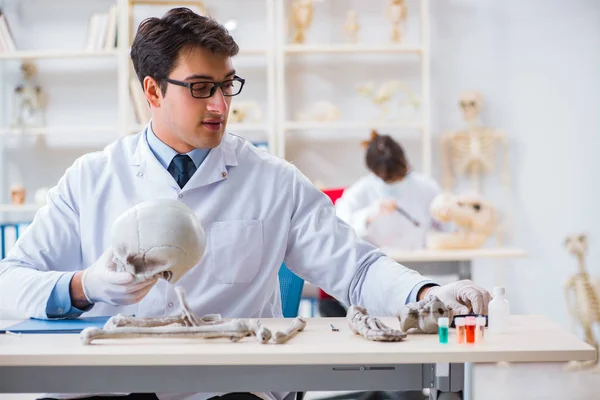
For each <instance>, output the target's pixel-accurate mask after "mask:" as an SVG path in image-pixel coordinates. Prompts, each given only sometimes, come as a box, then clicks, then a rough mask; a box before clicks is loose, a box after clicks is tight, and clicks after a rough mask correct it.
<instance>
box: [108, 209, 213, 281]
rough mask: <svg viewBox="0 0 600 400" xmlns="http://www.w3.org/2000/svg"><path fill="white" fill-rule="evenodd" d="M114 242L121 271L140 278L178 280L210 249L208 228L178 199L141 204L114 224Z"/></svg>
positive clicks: (112, 235)
mask: <svg viewBox="0 0 600 400" xmlns="http://www.w3.org/2000/svg"><path fill="white" fill-rule="evenodd" d="M111 245H112V248H113V252H114V257H113V261H114V262H115V264H116V269H117V271H126V272H130V273H131V274H133V275H134V276H135V277H136V280H139V281H142V280H146V279H151V278H152V277H154V276H158V277H159V278H162V279H165V280H166V281H168V282H170V283H176V282H177V281H178V280H179V279H180V278H181V276H183V274H185V273H186V272H187V271H188V270H190V269H191V268H192V267H193V266H194V265H196V264H198V263H199V262H200V259H201V258H202V256H203V254H204V250H205V248H206V241H205V235H204V229H203V228H202V226H201V225H200V221H199V220H198V219H197V217H196V215H195V214H194V212H193V211H192V210H191V209H190V208H189V207H188V206H186V205H185V204H183V203H181V202H180V201H177V200H168V199H161V200H150V201H145V202H142V203H139V204H137V205H135V206H133V207H131V208H130V209H128V210H127V211H125V212H124V213H123V214H121V215H120V216H119V217H118V218H117V219H116V220H115V222H114V223H113V226H112V229H111Z"/></svg>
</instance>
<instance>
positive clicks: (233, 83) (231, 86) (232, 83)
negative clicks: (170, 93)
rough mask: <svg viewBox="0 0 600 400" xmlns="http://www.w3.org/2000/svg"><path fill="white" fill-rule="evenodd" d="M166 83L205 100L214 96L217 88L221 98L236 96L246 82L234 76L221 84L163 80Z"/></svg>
mask: <svg viewBox="0 0 600 400" xmlns="http://www.w3.org/2000/svg"><path fill="white" fill-rule="evenodd" d="M163 80H164V81H166V82H169V83H172V84H173V85H177V86H183V87H186V88H188V89H190V93H191V94H192V97H194V98H196V99H207V98H209V97H212V95H213V94H215V91H216V90H217V88H218V87H220V88H221V92H223V96H236V95H238V94H240V92H241V91H242V88H243V87H244V83H245V82H246V80H245V79H244V78H240V77H239V76H237V75H236V76H234V77H233V78H232V79H228V80H226V81H223V82H192V83H190V82H184V81H176V80H175V79H170V78H164V79H163Z"/></svg>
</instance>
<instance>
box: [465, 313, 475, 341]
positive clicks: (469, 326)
mask: <svg viewBox="0 0 600 400" xmlns="http://www.w3.org/2000/svg"><path fill="white" fill-rule="evenodd" d="M475 322H476V319H475V317H466V318H465V324H466V327H465V328H466V336H467V343H475Z"/></svg>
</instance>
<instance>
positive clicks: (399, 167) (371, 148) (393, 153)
mask: <svg viewBox="0 0 600 400" xmlns="http://www.w3.org/2000/svg"><path fill="white" fill-rule="evenodd" d="M362 145H363V147H365V148H366V149H367V154H366V157H365V158H366V162H367V168H369V170H371V172H373V173H374V174H375V175H377V176H378V177H379V178H381V179H382V180H384V181H385V182H393V181H396V180H399V179H402V178H404V177H405V176H406V175H407V174H408V172H409V171H410V165H409V164H408V161H407V160H406V156H405V155H404V149H403V148H402V146H400V144H398V142H396V141H395V140H394V139H392V137H391V136H389V135H380V134H378V133H377V131H376V130H373V131H371V138H370V140H366V141H363V142H362Z"/></svg>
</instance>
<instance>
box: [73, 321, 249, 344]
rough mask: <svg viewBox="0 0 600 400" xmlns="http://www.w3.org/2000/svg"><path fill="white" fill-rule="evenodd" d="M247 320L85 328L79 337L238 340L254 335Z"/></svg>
mask: <svg viewBox="0 0 600 400" xmlns="http://www.w3.org/2000/svg"><path fill="white" fill-rule="evenodd" d="M250 325H251V324H249V323H248V321H244V320H239V319H235V320H232V321H229V322H226V323H223V324H217V325H206V326H192V327H188V326H183V327H178V326H175V327H173V326H163V327H126V328H114V329H108V330H104V329H99V328H86V329H84V330H83V331H81V334H80V338H81V341H82V343H83V344H85V345H88V344H91V343H92V342H93V341H94V340H97V339H130V338H142V337H160V338H189V337H198V338H206V339H212V338H223V337H225V338H230V339H231V340H232V341H239V340H241V339H242V338H244V337H246V336H252V335H254V331H253V330H252V329H251V326H250Z"/></svg>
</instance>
